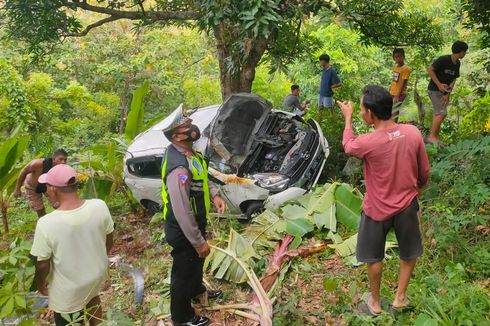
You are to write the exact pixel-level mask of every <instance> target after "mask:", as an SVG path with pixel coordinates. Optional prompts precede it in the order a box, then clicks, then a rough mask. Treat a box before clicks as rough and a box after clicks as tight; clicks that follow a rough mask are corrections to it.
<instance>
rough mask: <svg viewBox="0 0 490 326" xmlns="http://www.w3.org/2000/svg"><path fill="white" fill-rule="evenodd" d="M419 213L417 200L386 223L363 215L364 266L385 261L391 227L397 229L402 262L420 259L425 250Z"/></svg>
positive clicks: (359, 252)
mask: <svg viewBox="0 0 490 326" xmlns="http://www.w3.org/2000/svg"><path fill="white" fill-rule="evenodd" d="M418 211H419V203H418V201H417V198H414V199H413V201H412V203H411V204H410V205H409V206H408V207H407V208H405V209H404V210H403V211H401V212H400V213H398V214H396V215H395V216H393V217H391V218H390V219H388V220H386V221H375V220H373V219H372V218H370V217H369V216H367V215H365V214H364V212H363V213H362V215H361V222H360V223H359V233H358V235H357V248H356V258H357V260H358V261H359V262H363V263H377V262H380V261H382V260H383V259H384V257H385V244H386V235H387V234H388V231H390V229H391V228H394V229H395V234H396V239H397V240H398V248H399V256H400V259H401V260H405V261H407V260H412V259H414V258H417V257H420V256H421V255H422V252H423V247H422V236H421V234H420V224H419V216H418Z"/></svg>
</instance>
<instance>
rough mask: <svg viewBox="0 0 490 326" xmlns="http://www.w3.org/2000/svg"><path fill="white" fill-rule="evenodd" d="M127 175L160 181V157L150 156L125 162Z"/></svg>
mask: <svg viewBox="0 0 490 326" xmlns="http://www.w3.org/2000/svg"><path fill="white" fill-rule="evenodd" d="M126 166H127V167H128V171H129V173H131V174H132V175H135V176H137V177H141V178H151V179H160V178H161V175H162V156H156V155H150V156H142V157H134V158H130V159H128V160H127V161H126Z"/></svg>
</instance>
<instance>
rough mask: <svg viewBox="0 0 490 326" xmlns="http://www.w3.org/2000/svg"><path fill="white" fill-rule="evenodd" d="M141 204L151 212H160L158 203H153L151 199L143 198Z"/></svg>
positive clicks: (160, 208)
mask: <svg viewBox="0 0 490 326" xmlns="http://www.w3.org/2000/svg"><path fill="white" fill-rule="evenodd" d="M141 205H143V207H144V208H145V209H147V210H148V211H149V212H150V213H152V214H156V213H160V212H161V211H162V207H161V206H160V204H158V203H155V202H154V201H153V200H146V199H143V200H142V201H141Z"/></svg>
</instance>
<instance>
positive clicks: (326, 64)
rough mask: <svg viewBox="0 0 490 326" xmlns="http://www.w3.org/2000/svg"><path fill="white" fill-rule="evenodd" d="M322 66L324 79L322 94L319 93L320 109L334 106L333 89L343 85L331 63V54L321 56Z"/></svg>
mask: <svg viewBox="0 0 490 326" xmlns="http://www.w3.org/2000/svg"><path fill="white" fill-rule="evenodd" d="M319 59H320V66H322V68H323V72H322V79H321V82H320V94H319V95H318V109H319V111H321V110H322V109H323V108H327V109H331V108H333V104H334V100H333V90H334V89H335V88H338V87H340V86H342V83H341V82H340V78H339V76H338V75H337V72H336V71H335V69H334V68H333V67H332V65H331V64H330V56H329V55H328V54H322V55H321V56H320V58H319Z"/></svg>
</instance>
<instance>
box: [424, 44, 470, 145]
mask: <svg viewBox="0 0 490 326" xmlns="http://www.w3.org/2000/svg"><path fill="white" fill-rule="evenodd" d="M451 50H452V52H453V53H452V54H451V55H444V56H442V57H439V58H438V59H437V60H436V61H434V62H433V63H432V65H431V66H430V67H429V69H428V71H429V76H430V78H431V79H430V82H429V86H428V91H429V97H430V100H431V101H432V106H433V108H434V109H433V112H434V115H433V117H432V127H431V130H430V135H429V137H427V141H428V142H430V143H434V144H441V140H440V139H439V131H440V130H441V124H442V122H443V121H444V119H445V118H446V116H447V106H448V103H449V94H450V93H451V91H452V90H453V88H454V84H455V83H456V78H458V77H459V68H460V66H461V62H460V61H459V59H462V58H464V56H465V55H466V51H467V50H468V44H466V43H465V42H463V41H456V42H454V44H453V46H452V47H451Z"/></svg>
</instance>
